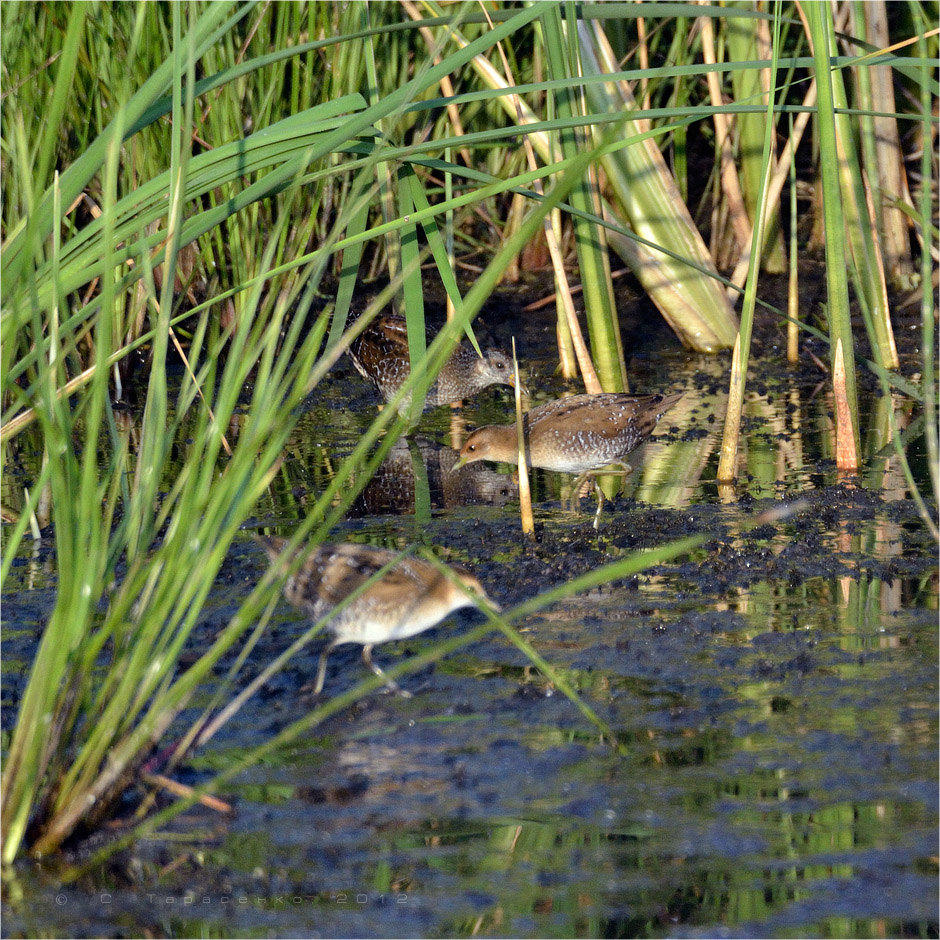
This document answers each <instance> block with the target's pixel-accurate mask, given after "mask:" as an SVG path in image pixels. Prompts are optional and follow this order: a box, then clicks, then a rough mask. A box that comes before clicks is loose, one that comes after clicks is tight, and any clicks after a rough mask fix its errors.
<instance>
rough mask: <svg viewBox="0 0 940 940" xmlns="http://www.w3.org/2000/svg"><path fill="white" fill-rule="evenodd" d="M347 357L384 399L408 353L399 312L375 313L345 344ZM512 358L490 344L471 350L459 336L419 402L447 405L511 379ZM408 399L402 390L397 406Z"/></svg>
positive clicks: (403, 375) (400, 379) (400, 378)
mask: <svg viewBox="0 0 940 940" xmlns="http://www.w3.org/2000/svg"><path fill="white" fill-rule="evenodd" d="M349 357H350V359H352V361H353V365H354V366H355V367H356V369H357V370H358V371H359V374H360V375H362V376H363V377H364V378H366V379H368V380H369V381H370V382H372V383H373V384H374V385H375V386H376V388H378V390H379V392H381V394H382V397H383V398H384V399H385V400H386V401H389V400H390V399H391V398H392V396H393V395H394V394H395V393H396V392H397V391H398V390H399V389H400V388H401V387H402V385H404V384H405V382H406V381H407V380H408V377H409V375H410V374H411V360H410V358H409V355H408V329H407V327H406V325H405V320H404V318H403V317H396V316H392V315H390V314H386V315H385V316H381V317H377V318H376V319H375V320H373V321H372V322H371V323H370V324H369V325H368V326H367V327H366V328H365V329H364V330H363V331H362V333H360V334H359V336H357V337H356V339H355V340H354V341H353V343H352V345H351V346H350V347H349ZM513 384H514V382H513V370H512V362H511V361H510V360H509V359H508V358H507V357H506V356H504V355H503V354H502V353H501V352H499V351H498V350H496V349H487V350H486V351H485V352H484V353H483V357H482V358H481V357H480V356H478V355H477V353H476V351H475V350H474V348H473V347H472V346H471V345H470V344H469V343H468V342H466V341H464V342H461V343H460V345H459V346H457V348H456V349H455V350H454V352H453V353H452V355H451V357H450V358H449V359H448V360H447V362H445V363H444V366H443V368H442V369H441V371H440V372H439V373H438V376H437V380H436V381H435V382H434V384H433V385H432V386H431V388H430V389H429V390H428V396H427V398H426V399H425V404H424V406H425V408H427V407H429V406H433V405H452V404H455V403H456V402H459V401H462V400H463V399H464V398H470V397H471V396H472V395H476V394H477V392H481V391H483V389H485V388H487V387H488V386H490V385H513ZM410 403H411V396H410V395H409V396H407V397H406V398H405V399H404V401H403V402H402V404H401V405H400V406H399V407H400V409H401V410H405V409H406V408H407V407H408V406H409V405H410Z"/></svg>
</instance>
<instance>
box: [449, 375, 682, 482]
mask: <svg viewBox="0 0 940 940" xmlns="http://www.w3.org/2000/svg"><path fill="white" fill-rule="evenodd" d="M681 397H682V396H681V395H644V396H642V397H634V396H631V395H626V394H623V393H620V392H605V393H603V394H600V395H572V396H571V397H570V398H559V399H556V400H555V401H550V402H546V403H545V404H544V405H539V407H538V408H533V409H532V411H530V412H528V414H526V415H524V416H523V418H524V420H526V419H527V426H526V436H527V444H528V451H529V464H530V466H533V467H542V468H543V469H545V470H556V471H559V472H560V473H583V472H585V471H587V470H599V469H600V468H601V467H606V466H609V465H610V464H615V463H622V462H623V460H624V458H625V457H626V456H627V455H628V454H629V453H630V451H632V450H634V449H635V448H636V447H638V446H639V445H640V444H642V443H643V442H644V441H645V440H646V439H647V438H648V437H649V436H650V434H652V433H653V428H655V427H656V422H657V421H659V419H660V418H661V417H662V416H663V415H664V414H665V413H666V412H667V411H668V410H669V409H670V408H671V407H672V406H673V405H674V404H675V403H676V402H677V401H678V400H679V399H680V398H681ZM518 457H519V451H518V447H517V444H516V426H515V425H514V424H491V425H488V426H487V427H483V428H478V429H477V430H476V431H473V432H472V433H471V434H470V436H469V437H468V438H467V440H466V443H465V444H464V445H463V447H462V448H461V450H460V460H459V461H458V462H457V466H463V465H464V464H467V463H472V462H473V461H474V460H496V461H500V462H502V463H518Z"/></svg>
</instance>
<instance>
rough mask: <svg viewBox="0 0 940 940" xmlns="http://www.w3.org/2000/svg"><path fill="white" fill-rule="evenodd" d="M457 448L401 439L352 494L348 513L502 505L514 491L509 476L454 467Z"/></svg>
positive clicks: (515, 494)
mask: <svg viewBox="0 0 940 940" xmlns="http://www.w3.org/2000/svg"><path fill="white" fill-rule="evenodd" d="M456 461H457V452H456V451H455V450H453V449H452V448H451V447H447V446H442V445H440V444H436V443H434V442H433V441H430V440H428V439H427V438H411V439H408V438H402V439H400V440H398V441H396V442H395V444H393V445H392V447H391V449H390V450H389V452H388V455H387V456H386V458H385V460H384V461H383V462H382V463H381V465H380V466H379V468H378V469H377V470H376V472H375V474H374V475H373V477H372V479H371V480H370V481H369V482H368V483H367V484H366V486H365V488H364V489H363V490H362V492H361V493H360V494H359V496H358V497H357V498H356V501H355V503H354V504H353V506H352V508H351V510H350V515H352V516H354V517H362V516H382V515H388V514H391V513H397V514H401V515H411V514H418V515H421V514H422V513H423V514H427V512H428V511H430V510H439V509H454V508H456V507H457V506H468V505H474V504H486V505H492V506H497V507H498V506H505V505H506V503H508V502H509V501H510V500H513V499H516V498H517V497H518V494H519V487H518V484H517V483H516V482H515V480H514V479H513V477H512V476H509V475H507V474H504V473H498V472H496V471H495V470H493V469H491V468H489V467H486V466H483V465H481V464H470V465H468V466H466V467H461V468H460V469H458V470H454V469H453V467H454V464H455V463H456Z"/></svg>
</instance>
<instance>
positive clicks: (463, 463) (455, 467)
mask: <svg viewBox="0 0 940 940" xmlns="http://www.w3.org/2000/svg"><path fill="white" fill-rule="evenodd" d="M466 465H467V458H466V457H458V458H457V463H455V464H454V465H453V466H452V467H451V468H450V472H451V473H453V472H454V471H455V470H459V469H460V468H461V467H465V466H466Z"/></svg>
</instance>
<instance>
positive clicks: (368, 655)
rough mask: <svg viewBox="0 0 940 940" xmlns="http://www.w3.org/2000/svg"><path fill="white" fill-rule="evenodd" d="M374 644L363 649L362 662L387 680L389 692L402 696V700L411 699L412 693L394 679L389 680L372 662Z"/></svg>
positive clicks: (369, 644)
mask: <svg viewBox="0 0 940 940" xmlns="http://www.w3.org/2000/svg"><path fill="white" fill-rule="evenodd" d="M372 646H373V644H372V643H368V644H366V645H365V646H363V648H362V661H363V662H364V663H365V664H366V665H367V666H368V667H369V668H370V669H371V670H372V671H373V672H374V673H375V674H376V675H377V676H378V677H379V678H380V679H384V680H385V684H386V685H387V686H388V688H389V690H390V691H392V692H394V693H395V694H396V695H400V696H401V697H402V698H411V693H410V692H409V691H408V690H407V689H403V688H402V687H401V686H400V685H399V684H398V683H397V682H395V680H394V679H389V678H388V676H386V675H385V673H384V672H383V671H382V670H381V669H380V668H379V667H378V666H376V664H375V663H374V662H372Z"/></svg>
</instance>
